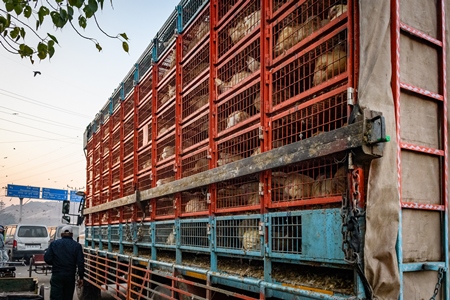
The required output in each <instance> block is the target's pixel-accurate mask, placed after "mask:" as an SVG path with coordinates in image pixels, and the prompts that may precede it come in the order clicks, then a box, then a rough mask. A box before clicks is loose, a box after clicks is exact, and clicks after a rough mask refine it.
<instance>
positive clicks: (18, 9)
mask: <svg viewBox="0 0 450 300" xmlns="http://www.w3.org/2000/svg"><path fill="white" fill-rule="evenodd" d="M14 11H15V12H16V14H17V15H18V16H19V15H21V14H22V12H23V4H17V5H16V6H14Z"/></svg>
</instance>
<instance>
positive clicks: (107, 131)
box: [100, 114, 110, 141]
mask: <svg viewBox="0 0 450 300" xmlns="http://www.w3.org/2000/svg"><path fill="white" fill-rule="evenodd" d="M102 116H103V115H102ZM107 116H108V117H109V114H108V115H107ZM102 122H103V125H102V126H101V127H100V130H101V136H102V141H103V140H104V139H106V138H108V137H109V134H110V128H109V124H110V123H109V119H106V120H104V121H102Z"/></svg>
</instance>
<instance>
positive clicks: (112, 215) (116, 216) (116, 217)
mask: <svg viewBox="0 0 450 300" xmlns="http://www.w3.org/2000/svg"><path fill="white" fill-rule="evenodd" d="M120 217H121V215H120V209H117V208H113V209H111V210H110V211H109V220H110V221H111V223H112V224H115V223H118V222H119V221H120Z"/></svg>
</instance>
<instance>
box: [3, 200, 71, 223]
mask: <svg viewBox="0 0 450 300" xmlns="http://www.w3.org/2000/svg"><path fill="white" fill-rule="evenodd" d="M61 208H62V202H61V201H47V202H40V201H29V202H27V203H26V204H24V205H23V206H22V223H29V224H43V225H47V226H54V225H59V224H61V216H62V214H61ZM19 211H20V207H19V205H11V206H8V207H6V208H5V209H3V210H2V211H0V224H1V225H8V224H14V223H18V222H19V219H20V215H19ZM77 212H78V203H71V209H70V213H72V214H75V213H77ZM72 219H73V221H75V220H76V217H73V216H72Z"/></svg>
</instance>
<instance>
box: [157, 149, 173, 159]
mask: <svg viewBox="0 0 450 300" xmlns="http://www.w3.org/2000/svg"><path fill="white" fill-rule="evenodd" d="M174 154H175V147H174V146H166V147H164V148H163V151H162V153H161V157H160V158H161V159H160V160H163V159H166V158H169V157H170V156H172V155H174Z"/></svg>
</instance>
